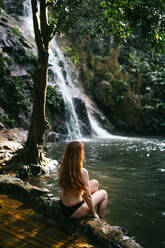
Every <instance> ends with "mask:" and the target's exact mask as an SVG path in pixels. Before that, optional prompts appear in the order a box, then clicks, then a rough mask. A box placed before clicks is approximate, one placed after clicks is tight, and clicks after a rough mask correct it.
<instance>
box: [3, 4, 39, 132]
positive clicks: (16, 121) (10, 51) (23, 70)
mask: <svg viewBox="0 0 165 248" xmlns="http://www.w3.org/2000/svg"><path fill="white" fill-rule="evenodd" d="M10 7H11V6H10ZM16 7H17V6H16ZM0 47H1V50H0V71H1V78H0V84H1V90H0V122H1V123H2V124H1V126H3V125H5V126H6V127H14V126H22V127H24V128H27V126H28V121H29V116H30V111H31V89H32V81H31V76H32V72H33V70H34V67H35V63H36V57H35V54H36V51H35V45H34V43H32V42H31V39H30V38H29V34H28V33H26V32H25V31H24V28H23V25H22V20H21V18H20V19H19V20H16V19H15V18H13V17H12V16H10V15H8V14H7V13H6V12H5V11H4V10H3V9H0Z"/></svg>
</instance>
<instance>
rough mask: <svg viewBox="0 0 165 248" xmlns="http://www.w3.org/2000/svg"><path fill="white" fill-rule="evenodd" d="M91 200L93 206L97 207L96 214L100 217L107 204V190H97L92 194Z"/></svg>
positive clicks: (102, 215) (103, 213)
mask: <svg viewBox="0 0 165 248" xmlns="http://www.w3.org/2000/svg"><path fill="white" fill-rule="evenodd" d="M92 201H93V205H94V207H98V215H99V217H100V218H101V219H102V218H103V217H104V215H105V209H106V206H107V204H108V195H107V192H106V191H105V190H103V189H101V190H98V191H97V192H95V193H94V194H92Z"/></svg>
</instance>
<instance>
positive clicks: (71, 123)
mask: <svg viewBox="0 0 165 248" xmlns="http://www.w3.org/2000/svg"><path fill="white" fill-rule="evenodd" d="M24 12H25V15H24V20H25V22H26V23H27V25H26V27H27V28H28V29H29V31H30V33H31V35H32V36H34V31H33V23H32V14H31V7H30V1H29V0H26V1H25V2H24ZM49 64H51V70H52V71H53V74H54V83H55V84H56V86H57V87H58V88H59V90H60V92H61V94H62V97H63V100H64V103H65V112H66V117H67V118H66V119H67V123H66V126H67V129H68V139H82V138H83V137H84V135H83V133H82V131H81V128H80V125H79V120H78V116H77V113H76V111H75V106H74V99H75V97H76V98H79V99H82V102H84V103H85V107H86V109H87V115H88V119H89V122H90V124H89V126H90V128H91V135H90V137H91V136H92V137H102V138H103V137H104V138H107V137H110V136H111V134H109V133H108V132H107V131H106V130H104V129H103V128H101V127H100V125H99V122H98V121H97V120H96V118H95V117H94V113H96V112H97V114H99V115H102V114H101V113H100V112H99V111H96V109H97V107H96V106H95V105H94V103H92V102H91V100H90V99H89V98H88V97H87V96H86V95H85V94H84V93H83V90H82V89H81V88H80V86H79V84H78V81H77V80H76V79H74V78H73V76H72V72H71V65H70V62H68V60H67V59H66V58H65V56H64V55H63V52H62V51H61V49H60V48H59V46H58V44H57V39H56V38H54V39H53V40H52V42H51V47H50V56H49ZM72 66H73V63H72ZM74 73H75V74H76V71H74ZM82 122H83V120H82Z"/></svg>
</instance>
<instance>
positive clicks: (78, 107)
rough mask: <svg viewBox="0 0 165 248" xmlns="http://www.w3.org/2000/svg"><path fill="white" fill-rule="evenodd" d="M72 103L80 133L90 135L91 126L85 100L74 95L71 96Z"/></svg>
mask: <svg viewBox="0 0 165 248" xmlns="http://www.w3.org/2000/svg"><path fill="white" fill-rule="evenodd" d="M73 103H74V107H75V111H76V113H77V117H78V122H79V126H80V131H81V134H82V135H83V136H91V135H92V127H91V124H90V121H89V117H88V113H87V109H86V106H85V102H84V101H83V100H82V99H80V98H77V97H75V98H73Z"/></svg>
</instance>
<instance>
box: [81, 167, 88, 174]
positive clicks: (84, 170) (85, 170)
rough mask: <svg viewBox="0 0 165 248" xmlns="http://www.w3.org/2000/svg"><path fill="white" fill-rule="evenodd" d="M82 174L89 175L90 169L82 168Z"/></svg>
mask: <svg viewBox="0 0 165 248" xmlns="http://www.w3.org/2000/svg"><path fill="white" fill-rule="evenodd" d="M81 175H82V176H88V171H87V169H85V168H82V169H81Z"/></svg>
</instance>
